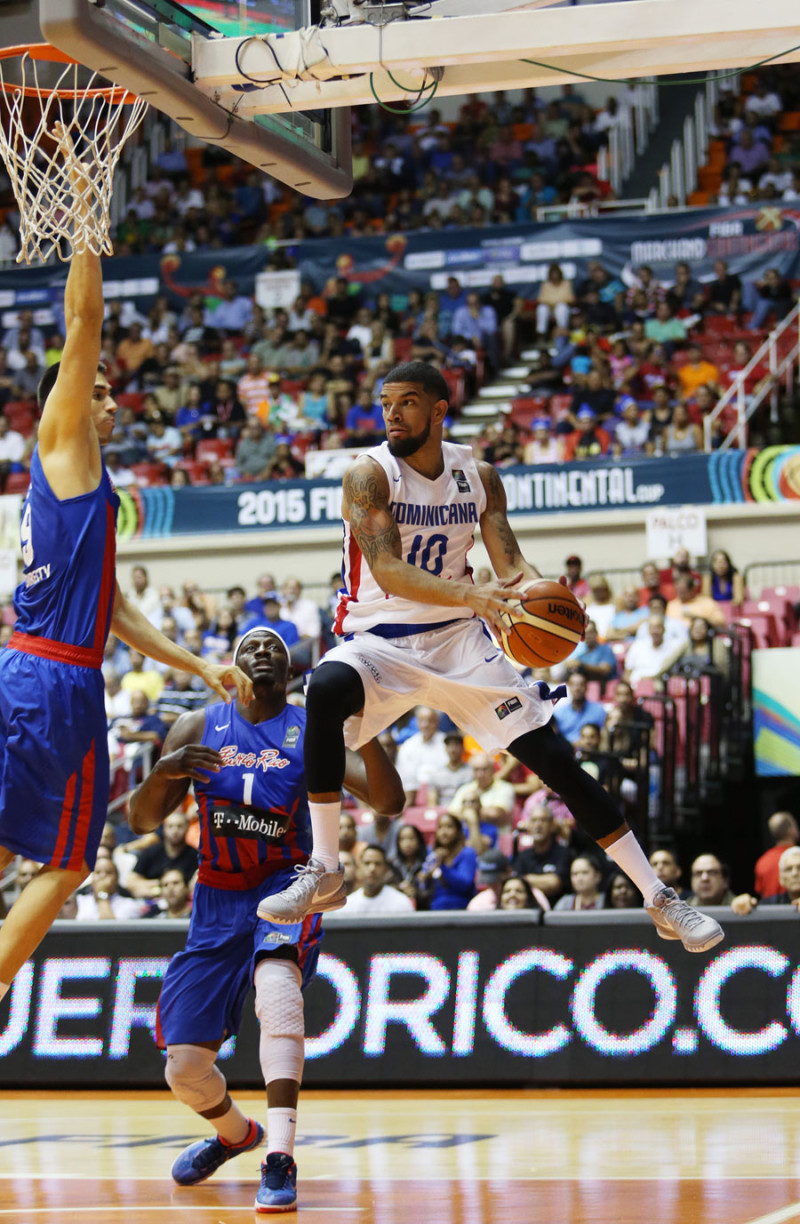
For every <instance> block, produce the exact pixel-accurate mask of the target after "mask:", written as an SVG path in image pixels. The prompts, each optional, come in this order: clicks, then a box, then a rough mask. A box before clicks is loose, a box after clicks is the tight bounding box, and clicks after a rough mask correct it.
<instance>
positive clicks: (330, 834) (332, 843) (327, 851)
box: [308, 803, 342, 871]
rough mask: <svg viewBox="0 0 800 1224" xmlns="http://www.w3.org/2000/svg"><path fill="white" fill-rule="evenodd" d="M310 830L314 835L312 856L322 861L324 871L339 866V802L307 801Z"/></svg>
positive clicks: (340, 806)
mask: <svg viewBox="0 0 800 1224" xmlns="http://www.w3.org/2000/svg"><path fill="white" fill-rule="evenodd" d="M308 810H309V812H310V813H311V832H312V833H313V835H314V849H313V850H312V851H311V853H312V855H313V857H314V858H315V859H317V860H318V861H319V862H320V863H322V865H323V867H324V868H325V870H326V871H335V870H336V868H337V867H338V866H339V817H340V815H341V812H342V805H341V803H309V805H308Z"/></svg>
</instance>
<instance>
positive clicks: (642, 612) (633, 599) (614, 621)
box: [606, 586, 652, 642]
mask: <svg viewBox="0 0 800 1224" xmlns="http://www.w3.org/2000/svg"><path fill="white" fill-rule="evenodd" d="M651 611H652V609H651V608H649V607H648V605H647V604H644V605H643V606H641V607H640V605H639V588H638V587H635V586H626V587H625V590H624V591H623V592H622V607H621V608H620V609H619V611H617V612H615V613H614V615H613V617H612V618H611V625H610V626H609V629H608V633H607V635H606V636H607V638H608V640H609V641H610V642H627V641H630V640H631V639H632V638H633V637H634V635H635V633H636V630H637V629H638V628H639V626H640V625H641V624H643V623H644V621H646V620H647V618H648V617H649V615H650V612H651Z"/></svg>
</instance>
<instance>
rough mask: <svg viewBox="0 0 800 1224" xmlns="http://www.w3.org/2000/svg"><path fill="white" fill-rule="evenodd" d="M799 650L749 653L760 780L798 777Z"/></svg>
mask: <svg viewBox="0 0 800 1224" xmlns="http://www.w3.org/2000/svg"><path fill="white" fill-rule="evenodd" d="M798 692H800V650H797V649H796V648H792V647H782V648H781V647H774V646H773V647H772V648H771V649H769V650H754V651H753V747H754V750H755V761H756V773H757V774H758V775H759V776H760V777H762V778H774V777H800V713H798V703H797V694H798Z"/></svg>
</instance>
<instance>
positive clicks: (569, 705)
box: [553, 671, 606, 744]
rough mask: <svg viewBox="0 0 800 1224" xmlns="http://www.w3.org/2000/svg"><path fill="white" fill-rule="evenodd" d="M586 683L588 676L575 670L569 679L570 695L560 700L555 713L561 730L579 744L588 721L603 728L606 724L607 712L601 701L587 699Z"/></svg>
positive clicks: (570, 740)
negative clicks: (582, 730) (564, 699)
mask: <svg viewBox="0 0 800 1224" xmlns="http://www.w3.org/2000/svg"><path fill="white" fill-rule="evenodd" d="M586 684H587V680H586V677H585V676H583V675H581V673H580V672H577V671H574V672H573V673H572V675H571V676H570V678H569V680H568V681H567V688H568V689H569V697H568V698H567V700H566V701H559V703H558V705H557V706H556V709H555V713H554V715H553V717H554V718H555V720H556V723H557V724H558V729H559V731H560V732H561V734H562V735H563V736H564V738H565V739H568V740H569V742H570V743H571V744H577V742H578V740H579V739H580V734H581V727H583V726H585V725H586V723H596V724H597V726H598V727H601V728H602V727H603V726H605V721H606V712H605V710H604V709H603V707H602V706H601V704H600V702H599V701H587V699H586Z"/></svg>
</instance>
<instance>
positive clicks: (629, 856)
mask: <svg viewBox="0 0 800 1224" xmlns="http://www.w3.org/2000/svg"><path fill="white" fill-rule="evenodd" d="M605 851H606V854H607V855H609V857H610V858H612V859H613V860H614V862H615V863H616V864H617V866H618V867H621V868H622V870H623V871H624V872H625V874H626V876H630V878H631V879H632V880H633V882H634V884H635V885H636V887H637V888H638V889H639V892H640V893H641V894H642V896H643V897H644V903H645V905H652V904H653V898H654V897H655V895H656V893H658V892H660V891H661V889H662V888H663V887H664V885H663V884H662V882H661V880H659V878H658V876H657V875H656V873H655V872H654V871H653V868H652V867H651V866H650V864H649V863H648V861H647V859H646V857H645V853H644V850H643V849H642V847H641V846H640V845H639V843H638V841H637V840H636V838H635V837H634V834H633V830H632V829H629V830H628V832H627V833H626V834H625V835H624V836H623V837H620V838H619V840H618V841H615V842H612V844H611V845H610V846H606V848H605Z"/></svg>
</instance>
